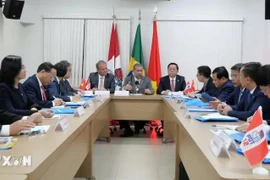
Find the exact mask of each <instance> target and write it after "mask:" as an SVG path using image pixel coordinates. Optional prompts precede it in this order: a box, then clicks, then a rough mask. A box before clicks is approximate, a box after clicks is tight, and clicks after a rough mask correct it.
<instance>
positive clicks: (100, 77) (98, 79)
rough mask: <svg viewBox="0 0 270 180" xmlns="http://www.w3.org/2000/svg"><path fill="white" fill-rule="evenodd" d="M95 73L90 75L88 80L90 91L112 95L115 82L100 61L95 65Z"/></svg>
mask: <svg viewBox="0 0 270 180" xmlns="http://www.w3.org/2000/svg"><path fill="white" fill-rule="evenodd" d="M96 68H97V72H94V73H90V75H89V80H90V83H91V89H92V90H93V91H96V90H101V91H102V90H105V91H110V93H112V94H113V93H114V91H115V80H114V75H112V74H109V73H107V63H106V62H105V61H103V60H100V61H98V62H97V64H96Z"/></svg>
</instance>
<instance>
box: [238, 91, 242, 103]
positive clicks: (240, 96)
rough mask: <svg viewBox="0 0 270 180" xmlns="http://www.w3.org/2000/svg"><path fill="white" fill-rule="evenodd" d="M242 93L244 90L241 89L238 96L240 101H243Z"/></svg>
mask: <svg viewBox="0 0 270 180" xmlns="http://www.w3.org/2000/svg"><path fill="white" fill-rule="evenodd" d="M242 95H243V91H242V90H240V94H239V97H238V103H239V102H240V101H241V98H242Z"/></svg>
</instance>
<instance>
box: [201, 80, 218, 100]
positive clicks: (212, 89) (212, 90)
mask: <svg viewBox="0 0 270 180" xmlns="http://www.w3.org/2000/svg"><path fill="white" fill-rule="evenodd" d="M216 91H217V88H216V86H215V85H214V84H213V79H212V78H211V77H210V78H209V79H208V81H207V83H206V85H204V87H202V89H201V90H200V91H199V92H198V93H200V94H201V93H203V92H206V93H207V94H209V95H210V96H214V95H215V94H216Z"/></svg>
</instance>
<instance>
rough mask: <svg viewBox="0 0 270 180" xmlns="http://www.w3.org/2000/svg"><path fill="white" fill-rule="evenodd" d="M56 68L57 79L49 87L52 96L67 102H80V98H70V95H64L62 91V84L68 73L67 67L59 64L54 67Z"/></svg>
mask: <svg viewBox="0 0 270 180" xmlns="http://www.w3.org/2000/svg"><path fill="white" fill-rule="evenodd" d="M54 68H55V69H56V72H57V73H56V77H55V78H54V80H53V81H52V82H51V83H50V84H49V85H48V86H47V90H48V93H49V94H50V96H54V97H57V98H60V99H62V100H63V101H65V102H70V101H80V96H68V94H64V93H63V92H61V90H60V88H61V87H60V83H61V82H62V81H63V79H64V76H65V75H66V73H67V67H66V66H65V65H64V64H63V63H61V62H59V63H56V64H55V65H54Z"/></svg>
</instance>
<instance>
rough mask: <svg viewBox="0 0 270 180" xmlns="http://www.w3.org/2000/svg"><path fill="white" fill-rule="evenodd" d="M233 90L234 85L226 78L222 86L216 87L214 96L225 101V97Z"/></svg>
mask: <svg viewBox="0 0 270 180" xmlns="http://www.w3.org/2000/svg"><path fill="white" fill-rule="evenodd" d="M233 91H234V85H233V83H232V81H231V80H227V81H226V82H225V83H224V84H223V86H222V87H220V88H218V89H217V91H216V93H215V95H214V97H216V98H218V99H219V100H220V101H222V102H224V101H226V99H227V97H228V96H229V95H230V94H231V93H232V92H233Z"/></svg>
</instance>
